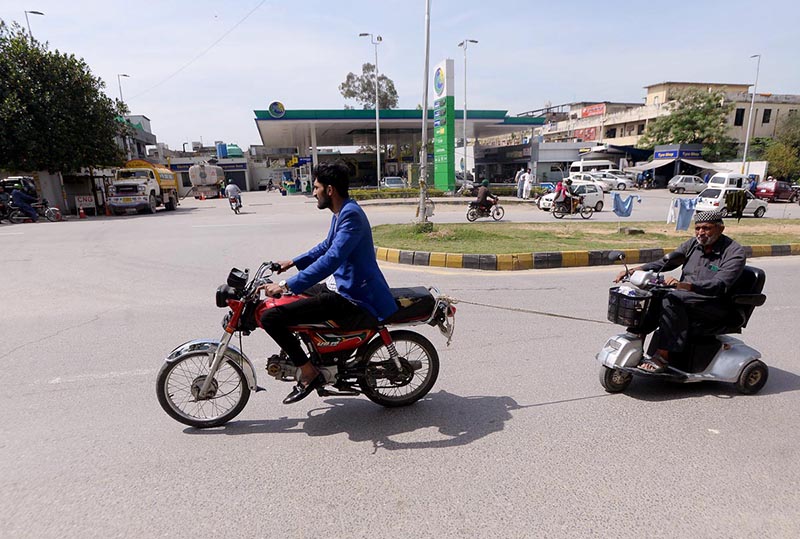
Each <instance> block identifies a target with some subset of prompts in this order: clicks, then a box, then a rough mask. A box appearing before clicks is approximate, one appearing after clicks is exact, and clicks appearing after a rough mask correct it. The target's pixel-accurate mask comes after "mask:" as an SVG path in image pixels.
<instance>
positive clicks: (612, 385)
mask: <svg viewBox="0 0 800 539" xmlns="http://www.w3.org/2000/svg"><path fill="white" fill-rule="evenodd" d="M631 380H633V375H632V374H630V373H628V372H623V371H621V370H619V369H609V368H608V367H606V366H603V367H600V385H601V386H603V389H605V390H606V391H607V392H608V393H621V392H623V391H625V390H626V389H628V386H629V385H631Z"/></svg>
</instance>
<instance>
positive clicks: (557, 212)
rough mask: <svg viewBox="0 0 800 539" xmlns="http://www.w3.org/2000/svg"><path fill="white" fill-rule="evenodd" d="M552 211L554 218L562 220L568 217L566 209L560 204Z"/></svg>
mask: <svg viewBox="0 0 800 539" xmlns="http://www.w3.org/2000/svg"><path fill="white" fill-rule="evenodd" d="M550 211H551V212H552V213H553V217H555V218H556V219H562V218H563V217H564V215H566V211H565V210H564V207H563V206H560V205H558V204H556V205H554V206H553V208H552V209H551V210H550Z"/></svg>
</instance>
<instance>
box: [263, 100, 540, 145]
mask: <svg viewBox="0 0 800 539" xmlns="http://www.w3.org/2000/svg"><path fill="white" fill-rule="evenodd" d="M254 112H255V115H256V127H257V128H258V132H259V134H260V135H261V143H262V144H263V145H264V146H265V147H268V148H286V147H293V146H296V147H297V148H298V150H300V153H301V154H304V153H305V152H304V151H303V148H312V151H313V150H314V149H316V148H319V147H333V146H368V145H374V144H375V110H374V109H373V110H354V109H343V110H279V111H277V113H276V111H274V110H256V111H254ZM463 118H464V113H463V110H457V111H455V117H454V119H455V124H456V133H457V136H459V137H461V136H463V134H462V133H463ZM543 123H544V119H543V118H519V117H509V116H508V115H507V111H505V110H468V111H467V137H468V138H473V139H474V138H476V137H477V138H482V137H490V136H494V135H503V134H507V133H513V132H518V131H524V130H525V129H530V128H532V127H538V126H540V125H542V124H543ZM433 128H434V117H433V110H430V111H428V133H429V136H430V137H431V138H433ZM380 130H381V144H408V143H411V142H412V141H419V139H420V137H421V136H422V110H414V109H412V110H403V109H393V110H388V109H387V110H381V111H380Z"/></svg>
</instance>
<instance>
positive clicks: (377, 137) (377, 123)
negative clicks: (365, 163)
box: [358, 32, 383, 189]
mask: <svg viewBox="0 0 800 539" xmlns="http://www.w3.org/2000/svg"><path fill="white" fill-rule="evenodd" d="M367 36H369V40H370V42H371V43H372V44H373V45H375V144H376V145H377V151H376V152H375V154H376V162H377V173H378V189H380V188H381V119H380V101H379V96H378V45H379V44H380V42H381V41H383V38H382V37H381V36H374V37H373V35H372V34H370V33H367V32H364V33H361V34H358V37H367Z"/></svg>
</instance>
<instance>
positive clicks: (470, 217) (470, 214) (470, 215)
mask: <svg viewBox="0 0 800 539" xmlns="http://www.w3.org/2000/svg"><path fill="white" fill-rule="evenodd" d="M477 218H478V210H476V209H475V208H470V209H468V210H467V221H469V222H470V223H472V222H473V221H475V219H477Z"/></svg>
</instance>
